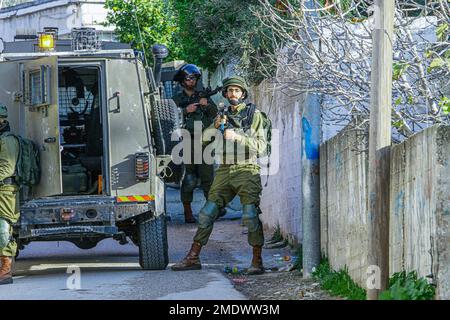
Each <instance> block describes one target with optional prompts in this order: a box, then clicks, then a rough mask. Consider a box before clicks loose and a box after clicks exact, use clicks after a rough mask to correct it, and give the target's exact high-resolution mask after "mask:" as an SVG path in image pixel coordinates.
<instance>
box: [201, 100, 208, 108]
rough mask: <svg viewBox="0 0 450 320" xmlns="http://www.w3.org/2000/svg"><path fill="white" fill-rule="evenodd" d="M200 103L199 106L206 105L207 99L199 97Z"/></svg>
mask: <svg viewBox="0 0 450 320" xmlns="http://www.w3.org/2000/svg"><path fill="white" fill-rule="evenodd" d="M200 105H201V106H207V105H208V99H206V98H201V99H200Z"/></svg>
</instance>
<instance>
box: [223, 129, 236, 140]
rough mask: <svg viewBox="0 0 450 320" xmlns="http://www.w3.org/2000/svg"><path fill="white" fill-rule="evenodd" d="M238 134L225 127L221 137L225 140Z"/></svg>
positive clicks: (231, 138) (234, 137) (233, 138)
mask: <svg viewBox="0 0 450 320" xmlns="http://www.w3.org/2000/svg"><path fill="white" fill-rule="evenodd" d="M237 136H238V134H237V133H236V132H234V131H233V130H230V129H226V130H225V132H224V133H223V138H224V139H225V140H232V141H233V140H236V138H237Z"/></svg>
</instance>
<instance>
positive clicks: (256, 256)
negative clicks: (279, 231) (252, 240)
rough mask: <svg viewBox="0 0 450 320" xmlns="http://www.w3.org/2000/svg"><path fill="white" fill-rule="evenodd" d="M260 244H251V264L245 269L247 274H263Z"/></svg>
mask: <svg viewBox="0 0 450 320" xmlns="http://www.w3.org/2000/svg"><path fill="white" fill-rule="evenodd" d="M261 252H262V246H253V258H252V265H251V266H250V268H248V269H247V274H250V275H255V274H263V273H264V266H263V261H262V257H261Z"/></svg>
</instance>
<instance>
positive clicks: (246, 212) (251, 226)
mask: <svg viewBox="0 0 450 320" xmlns="http://www.w3.org/2000/svg"><path fill="white" fill-rule="evenodd" d="M258 213H259V210H258V208H257V207H256V205H255V204H244V205H243V206H242V222H243V224H244V225H245V226H247V228H248V232H256V231H257V230H258V228H259V224H260V222H259V218H258Z"/></svg>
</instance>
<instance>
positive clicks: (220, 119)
mask: <svg viewBox="0 0 450 320" xmlns="http://www.w3.org/2000/svg"><path fill="white" fill-rule="evenodd" d="M221 122H222V117H221V116H220V115H218V116H217V117H216V119H215V120H214V128H216V129H219V127H220V123H221Z"/></svg>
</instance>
